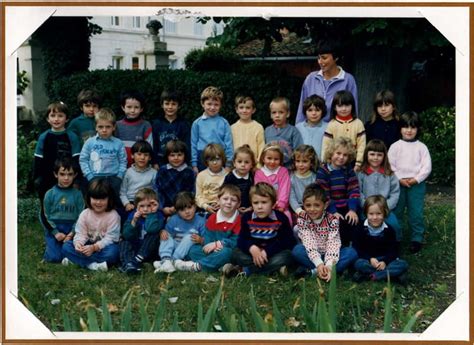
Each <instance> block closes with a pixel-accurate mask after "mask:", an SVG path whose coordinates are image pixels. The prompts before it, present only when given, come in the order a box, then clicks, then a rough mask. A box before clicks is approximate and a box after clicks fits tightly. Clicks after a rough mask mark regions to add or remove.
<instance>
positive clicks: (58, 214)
mask: <svg viewBox="0 0 474 345" xmlns="http://www.w3.org/2000/svg"><path fill="white" fill-rule="evenodd" d="M78 170H79V167H78V166H77V164H75V162H74V161H73V160H72V159H71V158H67V157H64V158H61V159H58V160H56V162H55V164H54V169H53V171H54V176H55V177H56V179H57V185H56V186H54V187H53V188H51V189H50V190H48V191H47V192H46V195H45V197H44V202H43V205H44V215H45V221H44V230H45V231H44V238H45V242H46V249H45V251H44V255H43V258H44V260H45V261H46V262H61V260H62V259H63V258H64V255H63V253H62V247H63V244H64V243H66V242H67V241H70V240H72V238H73V236H74V226H75V224H76V221H77V218H78V217H79V214H80V213H81V212H82V210H83V209H84V198H83V197H82V193H81V192H80V191H79V190H77V189H76V188H73V186H72V183H73V181H74V178H75V177H76V176H77V171H78Z"/></svg>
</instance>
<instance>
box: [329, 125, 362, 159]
mask: <svg viewBox="0 0 474 345" xmlns="http://www.w3.org/2000/svg"><path fill="white" fill-rule="evenodd" d="M339 137H347V138H350V139H351V140H352V144H353V145H354V147H355V149H356V151H357V154H356V165H361V164H362V161H363V158H364V150H365V128H364V124H363V123H362V121H361V120H359V119H354V118H352V116H349V117H348V119H347V120H342V119H341V118H340V117H337V118H336V119H333V120H331V121H330V122H329V124H328V126H327V128H326V132H324V138H323V147H322V155H323V159H322V162H328V161H329V159H330V158H331V157H328V156H327V154H326V151H327V150H328V147H329V145H330V143H331V142H332V140H334V139H336V138H339Z"/></svg>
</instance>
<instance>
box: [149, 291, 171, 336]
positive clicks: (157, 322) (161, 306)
mask: <svg viewBox="0 0 474 345" xmlns="http://www.w3.org/2000/svg"><path fill="white" fill-rule="evenodd" d="M166 297H167V296H166V294H164V293H162V294H161V296H160V302H159V303H158V308H156V312H155V318H154V320H153V327H152V332H159V331H160V329H161V323H162V322H163V318H164V316H165V310H166Z"/></svg>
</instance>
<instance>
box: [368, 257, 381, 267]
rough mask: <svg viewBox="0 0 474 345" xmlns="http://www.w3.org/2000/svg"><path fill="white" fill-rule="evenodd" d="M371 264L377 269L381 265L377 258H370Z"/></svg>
mask: <svg viewBox="0 0 474 345" xmlns="http://www.w3.org/2000/svg"><path fill="white" fill-rule="evenodd" d="M369 262H370V264H371V265H372V267H373V268H377V267H378V265H379V260H377V259H376V258H370V260H369Z"/></svg>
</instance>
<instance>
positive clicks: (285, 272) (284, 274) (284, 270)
mask: <svg viewBox="0 0 474 345" xmlns="http://www.w3.org/2000/svg"><path fill="white" fill-rule="evenodd" d="M278 272H279V273H280V275H281V276H282V277H288V267H286V266H281V267H280V269H279V270H278Z"/></svg>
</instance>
